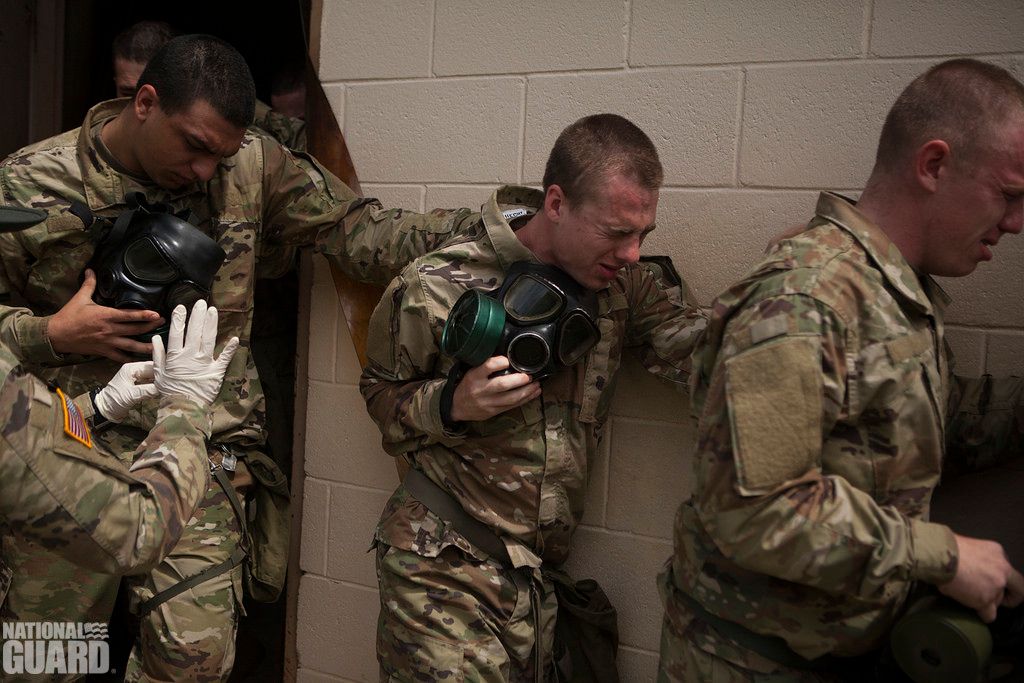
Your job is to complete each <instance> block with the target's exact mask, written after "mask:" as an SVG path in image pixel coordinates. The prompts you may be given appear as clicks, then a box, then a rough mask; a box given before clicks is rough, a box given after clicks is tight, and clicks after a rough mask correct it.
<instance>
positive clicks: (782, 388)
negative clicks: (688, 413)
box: [725, 337, 823, 496]
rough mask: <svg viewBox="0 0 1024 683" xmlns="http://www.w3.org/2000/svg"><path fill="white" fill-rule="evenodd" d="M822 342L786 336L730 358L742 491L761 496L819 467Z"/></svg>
mask: <svg viewBox="0 0 1024 683" xmlns="http://www.w3.org/2000/svg"><path fill="white" fill-rule="evenodd" d="M819 347H820V341H819V340H818V339H817V338H816V337H787V338H785V339H782V340H780V341H773V342H770V343H768V344H765V345H763V346H758V347H755V348H753V349H751V350H749V351H746V352H744V353H742V354H740V355H738V356H735V357H733V358H730V359H729V360H727V361H726V363H725V365H726V395H727V397H728V398H727V401H728V408H729V421H730V426H731V432H732V450H733V457H734V460H735V466H736V476H737V482H738V488H739V493H740V494H741V495H748V496H752V495H761V494H764V493H767V492H769V491H771V490H773V489H775V488H777V487H778V486H779V485H780V484H782V483H783V482H786V481H790V480H792V479H796V478H797V477H800V476H801V475H803V474H805V473H806V472H807V471H808V470H809V469H811V468H813V467H816V466H817V463H818V460H819V458H820V453H821V422H822V415H821V413H822V393H823V382H822V379H821V361H820V348H819Z"/></svg>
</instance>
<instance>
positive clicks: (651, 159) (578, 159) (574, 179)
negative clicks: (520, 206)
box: [544, 114, 664, 204]
mask: <svg viewBox="0 0 1024 683" xmlns="http://www.w3.org/2000/svg"><path fill="white" fill-rule="evenodd" d="M615 175H622V176H624V177H626V178H629V179H630V180H632V181H633V182H635V183H636V184H637V185H639V186H640V187H642V188H644V189H646V190H657V189H658V188H659V187H661V182H662V179H663V178H664V171H663V170H662V167H661V161H660V160H659V159H658V150H657V149H656V148H655V147H654V143H653V142H651V139H650V138H649V137H647V134H646V133H644V132H643V131H642V130H640V128H639V127H637V125H636V124H634V123H633V122H631V121H629V120H628V119H626V118H624V117H622V116H619V115H618V114H593V115H591V116H586V117H584V118H582V119H580V120H579V121H576V122H575V123H573V124H571V125H569V127H568V128H566V129H565V130H563V131H562V132H561V134H560V135H559V136H558V139H557V140H555V146H554V147H553V148H552V149H551V155H550V156H549V157H548V163H547V166H546V167H545V168H544V191H545V192H547V190H548V188H549V187H551V186H552V185H558V186H559V187H560V188H562V192H564V193H565V196H566V198H567V199H568V200H569V201H570V202H572V203H574V204H581V203H583V202H587V201H591V200H594V199H596V196H597V193H598V192H599V191H600V189H601V186H602V184H603V183H604V182H606V181H607V180H609V179H610V178H612V177H613V176H615Z"/></svg>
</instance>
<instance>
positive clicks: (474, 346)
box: [441, 261, 601, 380]
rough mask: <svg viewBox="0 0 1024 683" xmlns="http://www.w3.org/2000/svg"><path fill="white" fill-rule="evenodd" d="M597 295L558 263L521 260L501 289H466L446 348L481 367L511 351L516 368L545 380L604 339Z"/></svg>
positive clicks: (451, 318) (449, 325) (448, 326)
mask: <svg viewBox="0 0 1024 683" xmlns="http://www.w3.org/2000/svg"><path fill="white" fill-rule="evenodd" d="M596 320H597V295H596V294H595V293H594V292H591V291H590V290H588V289H586V288H584V287H582V286H581V285H580V284H579V283H577V282H576V281H575V280H573V279H572V278H571V277H569V275H568V274H566V273H565V272H564V271H562V270H561V269H559V268H556V267H554V266H548V265H544V264H541V263H531V262H529V261H517V262H516V263H513V264H512V266H511V267H510V268H509V271H508V275H507V277H506V278H505V281H504V283H503V284H502V285H501V287H499V288H498V289H496V290H493V291H490V292H487V291H482V290H479V289H471V290H468V291H466V292H465V293H463V294H462V296H460V297H459V299H458V301H456V302H455V306H453V307H452V310H451V313H450V314H449V315H448V320H447V321H446V322H445V326H444V330H443V332H442V334H441V351H442V352H443V353H446V354H448V355H450V356H453V357H455V358H457V359H458V360H460V361H462V362H463V363H465V364H466V365H467V366H470V367H475V366H477V365H480V364H481V363H483V362H484V361H485V360H487V359H488V358H490V357H492V356H506V357H507V358H508V360H509V364H510V366H511V368H510V371H511V372H525V373H526V374H528V375H530V376H532V377H533V378H534V379H535V380H540V379H543V378H545V377H547V376H548V375H550V374H552V373H553V372H555V371H556V370H558V369H559V368H562V367H568V366H570V365H574V364H575V363H577V362H579V360H580V359H582V358H583V357H584V356H586V354H587V352H589V351H590V350H591V349H592V348H594V345H595V344H597V342H598V341H599V340H600V339H601V333H600V331H599V330H598V328H597V323H596Z"/></svg>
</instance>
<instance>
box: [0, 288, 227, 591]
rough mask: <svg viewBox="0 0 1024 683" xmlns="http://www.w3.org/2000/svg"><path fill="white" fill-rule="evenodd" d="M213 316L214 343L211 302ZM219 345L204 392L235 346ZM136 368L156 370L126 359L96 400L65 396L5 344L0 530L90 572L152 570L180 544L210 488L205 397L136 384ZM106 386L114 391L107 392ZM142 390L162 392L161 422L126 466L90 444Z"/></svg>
mask: <svg viewBox="0 0 1024 683" xmlns="http://www.w3.org/2000/svg"><path fill="white" fill-rule="evenodd" d="M202 306H203V308H204V309H205V303H202ZM210 313H211V314H212V318H211V322H210V323H209V324H208V329H209V334H210V335H211V339H214V338H215V337H216V333H217V316H216V309H212V308H211V309H210ZM184 318H185V312H184V308H183V307H182V308H181V314H180V322H181V323H182V324H181V326H180V327H178V328H176V330H175V331H172V332H171V341H170V346H172V347H174V346H175V345H176V344H177V343H178V342H180V341H181V339H182V336H183V333H184ZM205 318H206V316H205V315H202V316H198V317H196V318H194V321H200V322H193V323H192V325H196V324H198V325H199V326H200V327H202V326H203V322H205V320H204V319H205ZM236 345H237V342H236V343H235V344H234V345H233V346H236ZM212 346H213V345H212V342H211V344H210V347H211V349H212ZM225 353H226V357H223V358H220V359H216V361H215V359H213V358H212V357H210V358H204V359H202V360H203V362H204V364H205V365H207V366H213V364H214V363H215V362H217V364H218V365H217V369H216V372H215V373H213V374H212V375H211V376H210V377H209V378H208V379H207V381H206V383H207V384H208V385H209V388H210V392H209V393H210V396H211V397H212V396H213V395H215V393H216V391H217V389H218V388H219V387H220V382H221V380H222V379H223V376H224V370H225V369H226V368H227V361H228V360H230V355H231V354H232V353H234V351H233V350H231V349H228V350H227V351H225ZM182 359H183V356H182V354H177V356H176V357H173V358H171V359H169V360H168V361H167V362H166V364H165V365H166V370H167V371H169V372H171V373H174V372H179V369H178V368H177V367H176V364H177V365H178V366H180V364H181V360H182ZM143 365H148V366H149V368H148V370H149V372H150V373H152V370H153V368H152V365H151V364H149V363H128V364H126V365H125V366H123V367H122V369H121V371H119V372H118V373H117V374H116V375H115V376H114V378H113V379H112V380H111V384H110V385H109V386H108V387H104V388H103V390H101V391H100V392H99V393H97V394H96V395H95V396H93V397H92V399H91V400H90V395H88V394H83V395H82V396H79V397H77V398H75V399H74V400H72V399H71V398H69V397H68V396H67V395H66V394H64V392H63V391H61V390H60V389H59V388H57V387H56V385H53V384H49V385H46V384H43V383H42V382H41V381H39V380H38V379H36V378H35V377H33V376H32V375H29V374H27V373H26V372H25V371H24V370H23V369H22V367H21V365H20V363H19V362H18V360H17V358H15V357H14V356H13V355H12V354H11V353H10V352H9V351H8V350H7V349H6V348H4V347H3V345H0V375H2V376H3V381H2V383H0V425H2V427H3V429H2V434H3V440H2V441H0V527H4V528H6V529H7V530H8V531H9V532H10V533H14V534H17V535H18V536H20V537H23V538H25V539H28V540H31V541H32V542H33V543H36V544H38V545H39V546H40V547H43V548H46V549H47V550H48V551H50V552H52V553H55V554H57V555H59V556H60V557H62V558H64V559H67V560H68V561H70V562H73V563H74V564H75V565H77V566H79V567H82V568H83V570H88V571H83V575H85V576H88V575H89V573H90V572H103V573H110V574H127V573H141V572H145V571H149V570H150V569H152V568H153V567H155V566H156V565H157V564H158V563H159V562H160V561H161V560H162V559H163V558H164V556H166V555H167V553H168V552H170V551H171V549H172V548H173V547H174V545H175V544H176V543H177V541H178V538H179V537H180V536H181V532H182V530H183V529H184V527H185V523H186V522H188V520H189V518H190V517H191V516H192V513H193V512H194V511H195V509H196V505H197V504H198V503H199V501H200V499H201V498H202V497H203V495H204V494H205V493H206V489H207V487H208V486H209V481H210V468H209V458H208V457H207V455H206V440H207V439H208V438H209V436H210V415H209V412H208V408H209V406H210V398H208V397H203V396H201V395H199V394H198V393H197V392H195V391H187V390H182V389H181V388H175V389H174V390H172V388H170V387H168V386H166V385H165V384H162V382H161V380H160V379H157V380H155V383H154V382H151V383H149V384H141V385H140V384H135V383H134V382H135V380H136V379H137V378H138V375H139V374H140V372H139V371H140V370H141V368H139V367H138V366H143ZM150 379H153V378H152V374H150ZM111 388H115V391H114V392H113V393H112V395H108V394H107V392H109V391H110V389H111ZM147 397H148V398H158V399H159V405H158V407H157V412H156V422H155V425H154V427H153V429H151V430H150V432H149V434H148V436H147V437H146V438H145V440H143V441H142V443H140V444H139V447H138V451H137V453H136V454H135V457H134V461H133V462H132V464H131V468H130V469H129V468H128V467H126V466H125V464H124V463H122V462H121V461H120V460H119V459H118V458H117V457H115V456H114V455H113V454H111V453H109V452H106V451H105V450H104V449H103V448H102V446H100V445H99V444H98V443H97V442H96V441H95V440H94V438H93V434H94V433H95V432H94V431H93V429H90V425H93V427H95V424H96V423H97V422H102V421H103V420H114V421H116V420H118V419H119V418H120V417H121V416H123V415H126V414H127V412H128V410H129V409H130V408H132V407H133V406H134V405H135V404H136V403H138V402H139V401H141V400H143V399H144V398H147ZM100 407H102V408H103V412H100V410H99V408H100ZM7 578H9V577H7Z"/></svg>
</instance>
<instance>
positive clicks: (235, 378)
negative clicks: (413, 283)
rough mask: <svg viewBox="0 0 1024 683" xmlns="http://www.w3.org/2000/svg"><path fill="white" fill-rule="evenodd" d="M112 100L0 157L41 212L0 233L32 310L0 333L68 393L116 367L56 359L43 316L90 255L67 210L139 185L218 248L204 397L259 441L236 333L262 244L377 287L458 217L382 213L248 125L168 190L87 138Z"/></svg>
mask: <svg viewBox="0 0 1024 683" xmlns="http://www.w3.org/2000/svg"><path fill="white" fill-rule="evenodd" d="M123 105H124V100H117V101H112V102H104V103H101V104H99V105H96V106H95V107H93V108H92V109H91V110H90V111H89V113H88V115H87V116H86V119H85V122H84V124H83V126H82V127H81V128H80V129H77V130H73V131H70V132H67V133H64V134H62V135H58V136H56V137H54V138H51V139H49V140H45V141H43V142H40V143H37V144H34V145H31V146H29V147H26V148H25V149H23V150H20V151H18V152H16V153H14V154H13V155H11V156H10V157H8V158H7V159H6V160H4V162H3V163H2V164H0V199H2V201H3V202H5V203H8V204H13V205H22V206H34V207H37V208H41V209H44V210H46V211H47V212H48V214H49V216H48V217H47V219H46V221H45V222H44V223H42V224H40V225H38V226H35V227H33V228H29V229H28V230H25V231H23V232H20V233H16V234H14V233H12V234H6V235H2V236H0V297H2V296H3V295H7V296H11V295H15V296H17V297H18V298H19V299H20V300H22V301H23V302H24V303H25V304H26V305H27V306H29V308H31V309H32V312H33V313H34V315H32V314H29V313H27V312H25V311H24V310H22V309H14V308H9V307H6V306H0V341H2V342H3V343H5V344H7V345H8V346H9V347H10V348H11V350H12V352H13V353H14V354H15V355H16V356H17V357H19V358H20V359H22V361H23V362H25V363H26V364H28V365H29V366H30V369H32V371H33V372H36V371H37V370H38V372H39V374H43V375H45V377H46V378H47V379H53V380H57V381H58V382H59V383H60V384H61V386H65V387H68V389H69V391H73V392H74V393H81V392H83V391H85V390H88V389H91V388H93V387H95V386H99V385H101V384H103V383H105V382H106V381H107V380H108V379H109V378H110V377H111V376H112V375H113V374H114V372H116V370H117V368H118V364H117V363H114V362H112V361H107V360H105V359H97V358H83V357H78V356H59V355H57V354H55V353H54V352H53V350H52V348H51V347H50V344H49V341H48V339H47V336H46V326H47V322H48V319H49V318H48V316H50V315H51V314H53V313H55V312H56V311H57V310H59V309H60V307H61V306H63V305H64V304H65V303H66V302H67V301H68V299H70V298H71V296H72V295H73V294H74V293H75V292H76V291H77V289H78V287H79V282H80V277H81V273H82V271H83V269H84V267H85V265H86V263H87V262H88V261H89V258H90V257H91V256H92V253H93V245H92V243H91V242H90V241H89V236H88V233H87V231H86V230H84V229H83V225H82V222H81V221H80V220H79V219H77V218H75V217H74V216H73V215H72V214H71V213H70V212H69V211H68V207H69V205H70V203H71V202H72V201H75V200H77V201H82V202H85V203H86V204H87V205H88V206H89V208H90V209H91V210H92V211H93V212H94V213H96V214H98V215H101V216H107V217H113V216H116V215H118V214H119V213H120V212H121V211H122V210H123V209H124V208H125V196H126V194H127V193H129V192H132V191H142V192H144V193H145V195H146V197H147V198H148V199H149V200H150V201H165V202H168V203H170V204H171V205H173V206H174V207H175V208H176V209H183V208H188V209H191V210H192V212H193V215H194V216H195V222H196V224H197V226H198V227H199V228H200V229H201V230H203V231H204V232H205V233H207V234H208V235H210V236H211V237H213V238H214V239H216V240H217V241H218V243H219V244H220V245H221V247H223V248H224V251H225V252H226V253H227V255H228V256H227V259H226V261H225V263H224V265H223V266H222V267H221V269H220V271H219V272H218V273H217V277H216V279H215V281H214V285H213V292H212V295H211V297H210V299H211V300H210V303H211V304H212V305H214V306H216V307H217V309H218V310H219V311H220V330H219V341H218V346H220V345H222V344H223V343H224V341H226V340H227V339H229V338H231V337H232V336H236V335H237V336H238V337H239V339H240V340H241V342H242V346H241V348H240V349H239V350H238V352H237V353H236V354H235V357H234V359H233V360H232V363H231V366H230V367H229V368H228V372H227V375H226V377H225V379H224V385H223V387H222V388H221V393H220V396H219V398H218V400H217V401H216V402H215V403H214V405H213V407H212V413H213V434H214V439H215V440H216V441H219V442H224V443H232V444H236V445H239V446H242V447H247V446H258V445H260V444H261V443H262V442H263V439H264V434H263V429H262V424H263V415H262V405H263V392H262V389H261V387H260V384H259V379H258V377H257V374H256V370H255V366H254V365H253V363H252V358H251V355H250V353H249V349H248V343H249V332H250V326H251V323H252V309H253V281H254V279H255V278H256V277H257V276H258V273H259V270H260V267H261V260H262V257H263V254H264V252H265V250H267V249H270V248H277V247H282V246H285V247H286V246H302V245H310V244H311V245H313V247H314V250H315V251H318V252H320V253H323V254H325V255H326V256H327V257H328V258H329V259H331V260H332V261H333V262H334V263H336V264H337V265H338V266H339V267H340V268H342V270H344V271H346V272H347V273H348V274H350V275H351V276H353V277H355V278H357V279H361V280H370V281H376V282H381V283H385V282H387V281H388V280H390V279H391V278H392V277H394V276H395V275H396V274H397V273H398V272H399V270H400V269H401V267H402V266H404V265H405V264H407V263H408V262H410V261H411V260H412V259H413V258H415V257H416V256H419V255H421V254H423V253H426V252H428V251H430V250H431V249H432V248H434V247H435V246H437V245H438V244H440V243H441V242H442V241H443V240H444V239H445V238H447V237H448V236H449V235H450V233H451V232H452V231H453V230H454V229H455V227H456V225H457V220H458V216H457V215H452V214H451V213H448V212H437V213H434V214H427V215H425V214H417V213H409V212H405V211H402V210H401V209H395V210H384V209H382V208H381V207H380V204H378V203H377V202H376V200H373V199H363V198H359V197H356V196H355V195H354V194H353V193H352V191H351V190H349V188H348V187H346V186H345V185H344V183H342V182H341V181H340V180H338V179H337V178H335V177H334V176H333V175H331V174H330V173H329V172H327V171H325V170H323V169H322V168H321V167H320V166H319V165H318V163H317V162H316V161H315V160H314V159H313V158H312V157H310V156H308V155H306V154H303V153H301V152H294V151H291V150H288V149H286V148H285V147H282V146H281V145H280V144H278V143H276V142H274V141H273V140H271V139H270V138H269V137H267V136H264V135H261V134H258V133H255V132H249V133H247V134H246V136H245V138H244V140H243V142H242V147H241V149H240V150H239V151H238V153H237V154H235V155H233V156H231V157H229V158H226V159H224V160H223V161H222V162H221V163H220V165H219V166H218V168H217V171H216V173H215V175H214V177H213V178H212V179H211V180H210V181H209V182H207V183H205V184H193V185H191V186H188V187H186V188H184V189H181V190H179V191H176V192H170V191H167V190H164V189H162V188H159V187H157V186H156V185H153V184H151V183H149V182H148V181H145V180H143V179H139V178H134V177H131V176H129V175H126V174H124V173H122V172H119V171H118V170H117V169H116V168H115V167H114V165H112V161H111V159H110V158H109V156H108V155H109V153H108V152H107V153H105V150H103V149H102V148H98V147H97V145H96V136H97V134H98V132H99V130H100V128H101V127H102V126H103V124H104V123H105V122H107V121H109V120H110V119H112V118H113V117H115V116H116V115H117V114H118V113H119V112H120V110H121V109H122V107H123ZM466 213H467V214H468V213H469V212H468V211H467V212H466ZM154 414H155V405H147V406H146V407H144V408H143V409H142V410H139V411H133V413H132V414H131V415H130V417H129V419H128V420H127V421H126V422H125V424H124V425H120V426H118V427H115V428H113V429H110V430H108V431H107V432H105V433H104V437H105V438H106V439H107V441H108V443H110V445H111V447H113V448H115V449H117V450H119V452H125V451H128V452H130V451H132V450H134V448H135V446H136V445H137V443H138V438H139V436H140V435H141V433H144V432H146V431H149V429H151V428H152V426H153V424H154ZM133 428H136V429H134V431H133ZM140 429H141V430H142V431H141V432H140V431H139V430H140Z"/></svg>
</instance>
